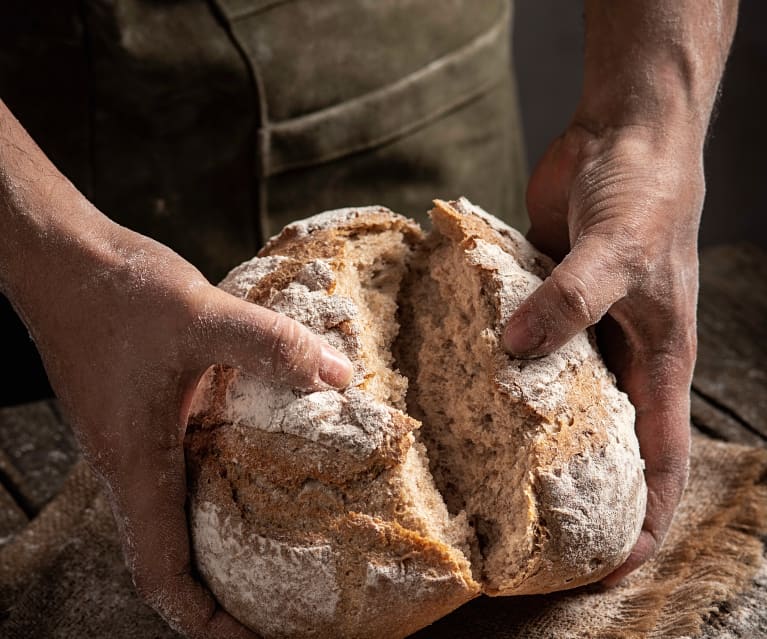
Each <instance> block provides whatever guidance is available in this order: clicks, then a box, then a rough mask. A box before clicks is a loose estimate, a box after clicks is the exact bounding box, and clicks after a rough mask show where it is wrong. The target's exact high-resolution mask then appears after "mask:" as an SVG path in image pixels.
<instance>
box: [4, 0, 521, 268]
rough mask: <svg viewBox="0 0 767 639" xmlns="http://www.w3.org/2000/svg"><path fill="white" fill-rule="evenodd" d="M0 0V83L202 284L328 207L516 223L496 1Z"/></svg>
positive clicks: (107, 205) (55, 146)
mask: <svg viewBox="0 0 767 639" xmlns="http://www.w3.org/2000/svg"><path fill="white" fill-rule="evenodd" d="M9 2H10V6H9V8H5V9H4V10H3V13H4V16H3V20H2V21H0V36H4V40H3V42H4V46H3V47H2V49H3V51H2V53H0V95H3V97H4V99H5V100H6V102H7V103H8V104H9V106H10V107H11V109H12V110H14V112H15V113H16V114H17V116H18V117H19V118H20V120H21V121H22V123H23V124H24V125H25V126H27V128H28V129H29V130H30V132H31V133H32V135H33V136H34V137H35V138H36V139H37V141H38V142H39V143H40V144H41V146H43V148H44V150H46V152H48V153H49V154H50V155H51V157H52V159H53V160H54V162H56V163H57V165H58V166H60V167H61V168H62V169H63V170H64V172H65V173H66V174H67V175H68V176H69V177H70V178H71V179H72V180H73V181H74V182H75V183H76V185H77V186H78V187H79V188H81V189H82V190H83V191H84V192H85V193H86V194H87V195H88V196H89V197H90V198H91V199H92V200H93V201H94V202H95V203H96V205H97V206H99V207H100V208H101V210H103V211H104V212H105V213H106V214H107V215H109V216H110V217H112V218H113V219H115V220H117V221H118V222H120V223H122V224H124V225H126V226H128V227H130V228H132V229H135V230H137V231H139V232H141V233H144V234H147V235H150V236H152V237H154V238H155V239H158V240H159V241H161V242H164V243H166V244H168V245H170V246H171V247H173V248H174V249H175V250H177V251H178V252H179V253H181V254H182V255H183V256H184V257H186V258H187V259H189V260H190V261H191V262H193V263H194V264H195V265H197V266H198V267H199V268H200V269H201V270H202V271H203V272H204V273H205V274H206V275H207V276H208V277H210V278H211V279H213V280H216V279H218V278H220V277H221V276H222V275H223V274H224V273H225V272H226V271H227V270H228V269H229V268H230V267H231V266H232V265H234V264H236V263H238V262H239V261H242V260H244V259H247V258H249V257H250V256H252V255H253V254H254V253H255V252H256V250H257V249H258V247H259V246H260V244H261V243H262V242H263V240H264V239H265V238H266V237H268V236H269V235H271V234H273V233H275V232H277V231H278V230H279V229H280V228H281V227H282V226H283V225H284V224H286V223H287V222H289V221H291V220H294V219H296V218H300V217H305V216H307V215H311V214H313V213H316V212H319V211H321V210H325V209H329V208H337V207H342V206H350V205H361V204H373V203H376V204H383V205H386V206H389V207H390V208H392V209H394V210H395V211H398V212H401V213H403V214H406V215H410V216H415V217H418V218H420V219H423V217H424V213H425V211H426V210H427V209H428V208H429V206H430V201H431V199H432V198H434V197H442V198H446V197H448V198H449V197H455V196H458V195H467V196H468V197H469V198H471V199H472V200H474V201H476V202H477V203H479V204H481V205H483V206H484V207H485V208H487V209H488V210H490V211H492V212H494V213H496V214H497V215H499V216H501V217H504V218H505V219H507V220H509V221H510V222H512V223H513V224H516V225H518V226H519V225H524V219H525V216H524V213H523V208H522V206H521V203H522V192H523V179H524V167H523V160H522V153H521V143H520V142H521V141H520V127H519V119H518V114H517V108H516V101H515V97H514V91H513V85H512V78H511V71H510V68H511V67H510V59H509V57H510V54H509V45H510V32H509V30H510V7H509V3H508V1H507V0H483V1H482V2H476V1H475V0H441V1H440V2H434V1H433V0H397V1H392V2H388V1H387V2H373V1H372V0H322V1H317V0H215V1H214V2H206V1H205V0H175V1H174V2H159V1H158V0H80V1H77V0H37V2H33V3H29V2H28V0H9ZM29 5H33V6H34V7H35V8H36V10H35V11H32V10H31V9H30V8H29ZM46 5H50V6H46ZM2 25H4V26H2Z"/></svg>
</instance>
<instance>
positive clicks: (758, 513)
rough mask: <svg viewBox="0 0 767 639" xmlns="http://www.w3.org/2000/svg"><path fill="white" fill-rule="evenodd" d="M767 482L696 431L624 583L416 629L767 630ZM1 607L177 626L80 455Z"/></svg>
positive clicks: (490, 605) (79, 628)
mask: <svg viewBox="0 0 767 639" xmlns="http://www.w3.org/2000/svg"><path fill="white" fill-rule="evenodd" d="M766 481H767V450H763V449H753V448H748V447H743V446H737V445H733V444H726V443H719V442H715V441H713V440H710V439H708V438H704V437H696V438H695V439H694V442H693V454H692V467H691V476H690V483H689V487H688V489H687V491H686V493H685V496H684V499H683V502H682V504H681V506H680V509H679V511H678V513H677V516H676V518H675V520H674V524H673V527H672V529H671V532H670V533H669V536H668V539H667V541H666V544H665V545H664V548H663V550H662V551H661V553H660V554H659V556H658V558H657V559H656V560H655V561H653V562H652V563H651V564H649V565H647V566H645V567H644V568H643V569H642V570H641V571H639V572H638V573H636V574H635V575H633V576H632V577H631V578H630V579H629V580H628V581H627V583H625V584H624V585H623V586H621V587H620V588H618V589H614V590H611V591H600V590H599V589H598V588H596V587H588V588H584V589H580V590H578V591H574V592H571V593H562V594H557V595H549V596H545V597H517V598H499V599H490V598H486V597H482V598H479V599H477V600H474V601H473V602H471V603H469V604H468V605H466V606H464V607H463V608H461V609H459V610H457V611H455V612H454V613H452V614H451V615H450V616H448V617H446V618H445V619H443V620H440V621H439V622H437V623H436V624H434V625H432V626H430V627H429V628H426V629H424V630H422V631H421V632H419V633H418V634H417V635H416V637H418V638H419V639H427V638H433V639H436V638H448V637H450V638H452V637H491V638H504V639H512V638H513V639H517V638H525V639H528V638H530V639H537V638H552V639H553V638H557V639H559V638H569V637H573V638H574V637H616V638H618V637H620V638H631V637H664V638H665V637H695V636H701V634H704V635H705V636H708V637H714V636H716V637H760V636H767V626H766V625H765V624H767V616H765V614H764V612H763V610H764V608H765V604H767V598H766V596H767V569H765V566H767V564H766V563H765V561H764V557H763V542H762V539H763V537H764V536H765V535H767V484H766ZM2 512H3V516H4V514H5V512H7V511H5V510H3V511H2ZM0 611H1V612H0V636H2V637H7V638H8V639H22V638H24V639H27V638H31V637H41V638H42V637H55V638H57V639H65V638H66V639H70V638H71V639H74V638H76V637H77V638H80V637H94V638H96V637H109V638H110V639H122V638H126V639H129V638H134V637H135V638H139V637H140V638H142V639H146V638H150V637H151V638H158V639H165V638H166V637H167V638H170V637H177V636H178V635H176V634H175V633H174V632H173V631H171V630H170V629H169V628H168V627H167V626H165V624H164V623H163V622H162V620H161V619H160V618H159V617H158V616H157V615H156V614H155V613H154V612H153V611H151V610H150V609H149V608H147V607H146V606H144V605H143V604H142V603H141V602H140V601H139V600H138V598H137V597H136V595H135V593H134V592H133V589H132V586H131V582H130V577H129V576H128V573H127V571H126V569H125V567H124V564H123V562H122V557H121V553H120V544H119V541H118V539H117V534H116V527H115V525H114V521H113V519H112V515H111V512H110V509H109V506H108V503H107V499H106V491H105V490H104V488H103V486H102V485H101V483H100V481H99V479H97V478H96V476H95V475H94V474H93V473H92V472H91V471H90V469H89V468H88V466H87V465H86V464H85V463H84V462H82V461H80V462H78V463H77V464H76V465H75V466H74V468H73V469H72V470H71V472H70V473H69V475H68V477H67V479H66V481H65V482H64V485H63V487H62V488H61V490H60V492H59V493H58V495H57V496H56V497H55V498H54V499H53V500H52V501H51V502H49V503H48V505H47V506H45V508H44V509H43V510H42V511H41V512H40V513H39V514H38V515H37V516H36V517H35V518H34V519H33V520H32V521H31V522H29V523H28V524H27V525H26V526H25V527H24V528H23V529H22V530H21V531H20V532H18V533H17V534H15V535H14V536H13V537H12V538H11V539H10V540H9V541H7V542H6V543H5V544H4V545H3V546H2V547H0Z"/></svg>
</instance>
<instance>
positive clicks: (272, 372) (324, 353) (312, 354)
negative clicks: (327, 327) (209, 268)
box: [205, 292, 353, 390]
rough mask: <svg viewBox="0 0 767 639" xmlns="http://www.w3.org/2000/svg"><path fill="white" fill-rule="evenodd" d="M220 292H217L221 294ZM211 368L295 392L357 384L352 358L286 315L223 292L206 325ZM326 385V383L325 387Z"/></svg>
mask: <svg viewBox="0 0 767 639" xmlns="http://www.w3.org/2000/svg"><path fill="white" fill-rule="evenodd" d="M218 293H219V292H216V294H218ZM205 324H207V326H206V327H205V332H206V342H207V344H206V346H207V349H206V350H207V356H208V357H211V358H212V359H213V360H214V361H211V362H206V365H207V364H211V363H218V364H227V365H229V366H234V367H237V368H241V369H243V370H246V371H248V372H250V373H254V374H256V375H262V376H267V377H269V378H271V379H275V380H278V381H281V382H284V383H286V384H288V385H290V386H294V387H296V388H302V389H306V390H317V389H319V388H323V387H324V385H325V384H328V385H330V386H335V387H338V388H343V387H345V386H347V385H348V384H349V382H350V381H351V379H352V374H353V369H352V364H351V362H350V361H349V360H348V358H347V357H346V356H345V355H343V354H342V353H341V352H339V351H338V350H336V349H335V348H333V347H332V346H330V345H329V344H328V343H327V342H326V341H325V340H324V339H322V338H321V337H320V336H319V335H316V334H315V333H313V332H312V331H310V330H309V329H308V328H306V327H305V326H303V325H302V324H300V323H299V322H296V321H294V320H292V319H290V318H289V317H287V316H286V315H282V314H281V313H276V312H274V311H271V310H269V309H267V308H264V307H263V306H258V305H257V304H252V303H250V302H245V301H243V300H239V299H237V298H235V297H233V296H231V295H228V294H227V293H224V292H220V299H219V300H218V304H217V305H216V312H215V313H214V314H212V316H210V317H209V318H208V321H207V322H205ZM323 382H324V384H323Z"/></svg>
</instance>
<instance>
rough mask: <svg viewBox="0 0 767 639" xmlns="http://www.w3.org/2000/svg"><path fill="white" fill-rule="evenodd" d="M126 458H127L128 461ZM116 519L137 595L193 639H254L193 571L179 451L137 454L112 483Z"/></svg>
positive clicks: (182, 464) (177, 448)
mask: <svg viewBox="0 0 767 639" xmlns="http://www.w3.org/2000/svg"><path fill="white" fill-rule="evenodd" d="M128 461H129V460H126V462H128ZM113 486H114V487H115V488H114V489H113V490H114V506H115V515H116V517H117V519H118V524H119V527H120V530H121V534H122V536H123V543H124V547H125V555H126V560H127V562H128V567H129V569H130V571H131V574H132V577H133V581H134V584H135V586H136V590H137V592H138V593H139V595H140V596H141V597H142V598H143V599H144V600H145V601H146V602H147V603H148V604H149V605H150V606H152V607H153V608H154V609H155V610H157V612H159V613H160V615H161V616H162V617H163V618H164V619H165V620H166V621H167V622H168V623H169V625H171V626H172V627H173V628H174V629H175V630H177V631H179V632H182V633H183V634H185V635H186V636H188V637H191V638H192V639H230V638H237V639H256V637H257V635H255V634H254V633H253V632H251V631H249V630H248V629H246V628H245V627H244V626H242V625H241V624H240V623H238V622H237V621H236V620H235V619H234V618H233V617H231V616H230V615H229V614H228V613H226V612H225V611H224V610H223V609H221V608H220V607H219V606H218V604H217V603H216V601H215V599H214V598H213V597H212V596H211V594H210V593H209V592H208V591H207V590H206V589H205V588H204V587H203V586H202V585H201V584H200V583H198V582H197V581H196V579H195V578H194V577H193V575H192V571H191V561H190V549H189V537H188V532H187V530H188V529H187V520H186V513H185V509H184V504H185V500H186V478H185V471H184V460H183V450H182V449H181V448H180V447H178V446H173V447H172V448H170V449H168V450H165V451H152V452H149V453H146V452H144V453H141V455H140V457H139V459H138V460H137V463H135V464H130V463H126V464H125V465H124V467H123V468H122V469H121V471H120V472H119V473H118V481H117V482H115V483H113Z"/></svg>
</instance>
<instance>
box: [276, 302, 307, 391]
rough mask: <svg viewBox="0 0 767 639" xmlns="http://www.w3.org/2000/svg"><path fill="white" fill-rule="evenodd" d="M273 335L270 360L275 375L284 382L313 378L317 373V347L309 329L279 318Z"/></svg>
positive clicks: (281, 317) (287, 319)
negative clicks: (315, 364) (315, 365)
mask: <svg viewBox="0 0 767 639" xmlns="http://www.w3.org/2000/svg"><path fill="white" fill-rule="evenodd" d="M273 335H274V341H273V342H272V345H271V350H270V359H271V363H272V368H273V370H274V372H275V374H276V375H277V376H278V377H279V378H281V379H283V380H304V379H310V378H312V377H313V375H314V373H315V372H316V371H315V370H314V368H315V367H314V362H315V361H316V360H317V353H316V352H315V351H317V347H316V345H315V344H314V340H313V339H312V337H313V336H312V334H311V333H310V332H309V331H308V329H306V328H305V327H304V326H302V325H301V324H299V323H298V322H296V321H294V320H291V319H289V318H287V317H284V316H277V317H276V318H275V321H274V328H273Z"/></svg>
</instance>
